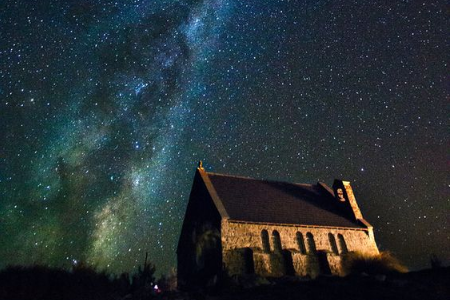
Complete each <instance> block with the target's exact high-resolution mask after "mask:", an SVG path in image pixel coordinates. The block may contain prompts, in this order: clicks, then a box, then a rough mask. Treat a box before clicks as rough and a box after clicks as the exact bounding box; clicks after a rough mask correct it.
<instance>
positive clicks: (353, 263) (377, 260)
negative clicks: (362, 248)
mask: <svg viewBox="0 0 450 300" xmlns="http://www.w3.org/2000/svg"><path fill="white" fill-rule="evenodd" d="M344 268H345V270H346V272H347V274H363V273H365V274H368V275H386V274H390V273H406V272H408V268H406V267H405V266H404V265H403V264H402V263H401V262H400V261H399V260H398V259H397V258H396V257H395V256H393V255H392V253H391V252H389V251H384V252H380V253H379V254H368V253H363V252H351V253H348V254H347V256H346V258H345V261H344Z"/></svg>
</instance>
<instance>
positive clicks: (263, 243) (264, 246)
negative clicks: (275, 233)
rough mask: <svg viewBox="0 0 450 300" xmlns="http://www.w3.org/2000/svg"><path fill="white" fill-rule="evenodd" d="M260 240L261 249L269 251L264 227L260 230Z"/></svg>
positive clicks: (267, 234)
mask: <svg viewBox="0 0 450 300" xmlns="http://www.w3.org/2000/svg"><path fill="white" fill-rule="evenodd" d="M261 242H262V249H263V251H264V252H266V253H267V252H270V244H269V233H268V232H267V230H265V229H264V230H263V231H261Z"/></svg>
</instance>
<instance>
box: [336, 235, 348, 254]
mask: <svg viewBox="0 0 450 300" xmlns="http://www.w3.org/2000/svg"><path fill="white" fill-rule="evenodd" d="M338 241H339V248H340V249H341V253H347V252H348V249H347V244H346V243H345V240H344V236H343V235H342V234H338Z"/></svg>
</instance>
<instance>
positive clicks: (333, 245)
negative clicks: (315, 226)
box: [328, 233, 339, 254]
mask: <svg viewBox="0 0 450 300" xmlns="http://www.w3.org/2000/svg"><path fill="white" fill-rule="evenodd" d="M328 240H329V241H330V247H331V252H333V253H334V254H339V251H338V248H337V244H336V239H335V238H334V235H333V234H332V233H329V234H328Z"/></svg>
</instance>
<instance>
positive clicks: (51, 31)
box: [0, 0, 450, 273]
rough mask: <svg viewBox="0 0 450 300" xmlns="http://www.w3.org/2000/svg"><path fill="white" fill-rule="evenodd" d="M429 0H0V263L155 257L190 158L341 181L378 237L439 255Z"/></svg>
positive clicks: (420, 257)
mask: <svg viewBox="0 0 450 300" xmlns="http://www.w3.org/2000/svg"><path fill="white" fill-rule="evenodd" d="M445 4H446V2H445V1H434V0H421V1H415V0H403V1H399V0H389V1H388V0H383V1H379V0H374V1H363V0H332V1H331V0H292V1H288V0H286V1H282V0H202V1H200V0H172V1H169V0H167V1H164V0H128V1H120V0H117V1H107V0H89V1H88V0H81V1H80V0H39V1H38V0H6V1H1V3H0V127H1V131H0V199H1V200H0V257H1V260H0V268H1V267H5V266H6V265H7V264H32V263H39V264H45V265H49V266H58V267H59V266H65V267H68V266H70V265H71V264H73V263H76V262H79V261H85V262H88V263H90V264H94V265H96V266H97V267H98V268H100V269H106V270H108V271H110V272H116V273H117V272H122V271H132V270H134V269H135V268H136V267H137V266H138V265H140V264H142V262H143V260H144V257H145V252H147V251H148V253H149V257H150V260H151V261H152V262H153V263H155V264H156V267H157V269H158V270H159V271H161V272H167V271H168V270H169V269H170V268H171V267H174V266H175V265H176V260H175V248H176V244H177V241H178V236H179V233H180V229H181V224H182V220H183V216H184V212H185V209H186V205H187V201H188V197H189V192H190V188H191V185H192V180H193V176H194V173H195V169H196V165H197V162H198V161H199V160H203V161H204V166H205V168H206V169H207V170H209V171H214V172H219V173H227V174H235V175H242V176H249V177H255V178H261V179H272V180H282V181H289V182H304V183H315V182H316V181H317V180H321V181H324V182H325V183H327V184H329V185H331V184H332V182H333V179H334V178H342V179H345V180H349V181H351V182H352V185H353V188H354V190H355V194H356V198H357V200H358V202H359V205H360V207H361V209H362V212H363V214H364V216H365V217H366V219H368V221H369V222H371V223H372V224H373V226H374V227H375V237H376V239H377V242H378V245H379V248H380V249H381V250H390V251H392V252H393V253H394V254H395V255H397V256H398V257H399V258H400V259H401V260H402V261H403V262H404V263H405V264H407V265H408V266H409V267H410V268H411V269H420V268H425V267H428V266H429V255H430V254H436V255H437V256H438V257H439V258H440V259H442V260H444V261H450V253H449V252H448V251H449V249H450V217H449V216H450V213H449V212H450V197H449V195H450V194H449V187H450V185H449V184H450V177H449V155H448V149H449V144H450V143H449V131H448V129H449V119H448V110H447V109H448V99H449V85H448V76H447V75H448V61H449V54H448V53H449V51H448V47H447V46H448V36H449V30H448V29H449V28H450V26H449V25H450V24H449V19H448V15H446V9H445Z"/></svg>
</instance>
